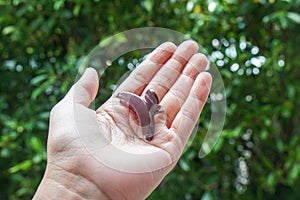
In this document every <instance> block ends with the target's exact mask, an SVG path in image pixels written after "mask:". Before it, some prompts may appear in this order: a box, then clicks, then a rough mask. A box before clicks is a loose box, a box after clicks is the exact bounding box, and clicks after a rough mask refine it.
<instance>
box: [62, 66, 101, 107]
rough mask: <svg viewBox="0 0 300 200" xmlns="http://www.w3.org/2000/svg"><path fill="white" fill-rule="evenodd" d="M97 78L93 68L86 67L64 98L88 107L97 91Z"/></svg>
mask: <svg viewBox="0 0 300 200" xmlns="http://www.w3.org/2000/svg"><path fill="white" fill-rule="evenodd" d="M98 87H99V79H98V74H97V71H96V70H95V69H94V68H87V69H86V70H85V72H84V73H83V75H82V76H81V78H80V79H79V80H78V81H77V82H76V83H75V84H74V85H73V86H72V88H71V89H70V91H69V92H68V94H67V95H66V99H69V98H70V99H71V100H72V101H73V103H78V104H81V105H84V106H86V107H88V106H89V105H90V104H91V103H92V101H93V100H94V99H95V97H96V94H97V92H98Z"/></svg>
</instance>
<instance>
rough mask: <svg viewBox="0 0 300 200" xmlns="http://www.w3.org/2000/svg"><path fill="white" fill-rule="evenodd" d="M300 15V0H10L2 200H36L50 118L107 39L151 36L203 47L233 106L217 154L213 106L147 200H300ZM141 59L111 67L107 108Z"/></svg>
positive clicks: (5, 10) (0, 155) (0, 103)
mask: <svg viewBox="0 0 300 200" xmlns="http://www.w3.org/2000/svg"><path fill="white" fill-rule="evenodd" d="M299 11H300V1H299V0H188V1H187V0H182V1H180V0H161V1H154V0H140V1H134V0H131V1H130V0H126V1H125V0H124V1H121V0H111V1H104V0H102V1H101V0H94V1H92V0H89V1H83V0H57V1H54V0H52V1H51V0H39V1H37V0H32V1H29V0H28V1H27V0H0V91H1V93H0V130H1V133H0V199H30V198H31V197H32V196H33V194H34V192H35V190H36V188H37V186H38V184H39V182H40V180H41V178H42V175H43V173H44V170H45V166H46V159H47V158H46V140H47V132H48V120H49V111H50V109H51V108H52V106H53V105H55V104H56V103H57V102H58V101H59V100H60V99H61V98H62V97H63V96H64V94H65V93H66V92H67V90H68V89H69V88H70V86H71V85H72V84H73V83H74V79H75V76H76V74H77V71H78V66H79V64H78V63H79V62H80V60H81V59H82V57H83V56H85V55H87V54H88V53H89V52H90V51H91V50H92V49H93V48H94V47H95V46H96V45H97V44H99V42H100V41H102V40H103V39H105V38H106V37H108V36H111V35H114V34H116V33H119V32H122V31H126V30H128V29H132V28H138V27H148V26H151V27H154V26H155V27H164V28H169V29H173V30H176V31H179V32H181V33H183V34H185V35H186V37H187V38H193V39H195V40H197V41H198V42H199V44H201V45H202V46H203V47H204V48H205V50H206V52H207V55H208V56H209V57H210V60H211V61H212V62H213V63H214V64H215V65H216V66H217V67H218V69H219V71H220V73H221V75H222V78H223V81H224V84H225V88H226V95H227V106H228V107H227V116H226V121H225V125H224V129H223V132H222V136H221V138H220V139H219V140H218V142H217V145H216V146H215V148H214V149H213V151H212V152H211V153H210V154H209V155H207V156H206V157H205V158H203V159H200V158H199V157H198V152H199V149H200V145H201V138H202V137H201V135H203V134H205V132H206V130H207V128H208V125H209V120H210V114H209V107H210V106H209V104H210V103H209V102H208V104H207V105H206V107H205V110H204V112H203V115H202V118H201V119H200V120H199V128H198V133H197V135H196V137H195V139H194V141H193V143H192V144H191V146H190V147H189V148H188V149H187V151H186V152H185V153H184V155H183V156H182V158H181V159H180V161H179V163H178V165H177V166H176V167H175V168H174V170H173V171H172V172H171V173H170V174H169V175H168V176H167V177H166V178H165V179H164V181H163V182H162V183H161V184H160V186H159V187H158V188H157V189H156V190H155V191H154V192H153V193H152V195H151V196H150V197H149V198H148V199H185V200H192V199H201V200H215V199H244V200H248V199H300V190H299V189H298V187H299V184H300V145H299V144H300V112H299V108H300V105H299V104H300V98H299V97H300V96H299V91H300V79H299V78H300V77H299V76H300V54H299V50H300V49H299V46H300V37H299V35H300V14H299ZM142 53H145V52H142ZM142 55H143V54H141V52H131V53H129V54H126V55H124V56H122V57H120V58H119V59H118V60H117V61H115V62H114V63H112V66H113V67H110V68H109V70H107V71H106V72H105V74H104V75H103V76H102V77H101V80H100V85H101V86H102V87H101V89H100V91H99V95H98V97H97V100H96V102H95V104H96V105H99V104H100V103H102V102H104V101H105V99H107V98H108V97H109V96H110V94H111V93H112V91H113V89H114V84H115V83H116V82H117V81H118V79H119V78H120V77H121V76H122V75H123V74H124V73H125V72H127V71H130V70H133V69H134V68H135V67H136V66H137V65H138V63H140V61H141V60H140V58H142ZM298 98H299V99H298ZM201 133H202V134H201Z"/></svg>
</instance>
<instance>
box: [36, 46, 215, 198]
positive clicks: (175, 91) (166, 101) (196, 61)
mask: <svg viewBox="0 0 300 200" xmlns="http://www.w3.org/2000/svg"><path fill="white" fill-rule="evenodd" d="M197 51H198V45H197V44H196V43H195V42H193V41H185V42H183V43H182V44H180V45H179V46H178V48H177V47H176V46H175V45H174V44H172V43H163V44H162V45H160V46H159V47H157V48H156V49H155V50H154V51H153V52H152V53H151V54H150V55H149V56H148V58H147V59H146V60H145V61H144V62H143V63H141V64H140V66H139V67H138V68H137V69H135V70H134V71H133V72H132V73H131V74H130V76H129V77H128V78H127V79H126V80H125V81H124V82H123V83H122V84H121V85H120V86H119V88H118V89H117V90H116V91H115V93H114V95H113V96H112V97H111V98H110V99H108V100H107V102H106V103H104V104H103V105H102V106H101V107H99V108H98V109H97V111H94V110H92V109H90V108H88V107H89V105H90V103H91V102H92V101H93V100H94V99H95V97H96V94H97V91H98V83H99V81H98V76H97V72H96V71H95V70H94V69H92V68H88V69H86V71H85V73H84V74H83V76H82V77H81V79H80V80H79V81H78V82H77V83H76V84H74V85H73V87H72V88H71V89H70V91H69V92H68V93H67V95H66V96H65V98H64V99H63V100H61V101H60V102H59V103H58V104H57V105H56V106H55V107H54V108H53V109H52V111H51V114H50V128H49V136H48V152H47V155H48V162H47V168H46V172H45V175H44V177H43V180H42V182H41V184H40V186H39V188H38V190H37V192H36V194H35V197H34V198H35V199H45V198H46V199H47V198H48V199H52V198H53V199H57V198H59V197H60V198H61V197H64V199H67V198H79V199H80V198H84V199H145V198H146V197H147V196H148V195H149V194H150V193H151V192H152V191H153V190H154V189H155V187H157V186H158V184H159V183H160V182H161V181H162V179H163V178H164V177H165V175H166V174H167V173H168V172H169V171H170V170H171V169H172V168H173V167H174V165H175V164H176V162H177V161H178V159H179V157H180V155H181V153H182V151H183V148H184V146H185V143H186V141H187V140H188V138H189V136H190V134H191V132H192V130H193V128H194V126H195V124H196V122H197V120H198V118H199V115H200V113H201V110H202V108H203V106H204V104H205V102H206V99H207V97H208V94H209V90H210V86H211V82H212V80H211V76H210V74H208V73H207V72H203V70H204V69H205V67H206V66H207V59H206V57H205V56H204V55H203V54H200V53H197ZM149 88H151V89H154V91H155V92H156V94H157V96H158V98H159V102H160V105H161V106H162V108H163V110H164V114H158V115H157V116H156V118H155V123H156V125H155V126H156V134H155V136H154V138H153V139H152V140H151V141H147V140H144V139H143V138H141V137H137V135H138V133H137V131H138V129H136V127H138V126H137V123H136V120H135V116H134V114H133V113H132V112H129V109H128V108H127V107H125V106H124V105H122V104H120V101H119V99H118V98H116V94H117V93H119V92H132V93H135V94H137V95H142V94H143V93H145V91H147V89H149ZM135 125H136V126H135Z"/></svg>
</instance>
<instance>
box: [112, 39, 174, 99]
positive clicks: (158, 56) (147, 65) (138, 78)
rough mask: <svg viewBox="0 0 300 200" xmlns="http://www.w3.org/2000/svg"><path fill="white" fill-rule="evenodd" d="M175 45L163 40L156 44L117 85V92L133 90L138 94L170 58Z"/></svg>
mask: <svg viewBox="0 0 300 200" xmlns="http://www.w3.org/2000/svg"><path fill="white" fill-rule="evenodd" d="M176 48H177V47H176V45H175V44H173V43H171V42H165V43H163V44H161V45H160V46H158V47H157V48H156V49H155V50H154V51H153V52H152V53H151V54H150V55H149V56H148V57H147V58H146V60H144V61H143V62H142V63H141V64H140V65H139V66H138V67H137V68H136V69H135V70H134V71H133V72H132V73H131V74H130V75H129V77H128V78H127V79H126V80H125V81H124V82H123V83H122V84H121V85H120V86H119V87H118V89H117V90H116V91H115V93H116V94H117V93H118V92H134V93H135V94H138V95H140V94H141V93H142V91H143V90H144V88H145V87H146V85H147V84H148V83H149V81H150V80H151V79H152V77H153V76H154V75H155V74H156V72H157V71H158V70H159V69H160V68H161V66H163V65H164V64H165V62H166V61H167V60H168V59H170V57H171V56H172V55H173V53H174V52H175V50H176Z"/></svg>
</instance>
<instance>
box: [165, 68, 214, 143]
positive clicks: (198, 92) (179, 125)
mask: <svg viewBox="0 0 300 200" xmlns="http://www.w3.org/2000/svg"><path fill="white" fill-rule="evenodd" d="M211 83H212V77H211V75H210V74H209V73H208V72H202V73H201V74H199V75H198V76H197V78H196V80H195V83H194V84H193V87H192V89H191V91H190V94H189V96H188V98H187V100H186V101H185V103H184V104H183V106H182V107H181V109H180V111H179V112H178V113H177V115H176V117H175V119H174V121H173V123H172V125H171V129H173V130H174V131H175V133H177V134H178V136H179V137H180V139H181V141H182V142H183V144H185V143H186V141H187V139H188V138H189V136H190V134H191V132H192V131H193V129H194V126H195V125H196V123H197V121H198V118H199V116H200V113H201V111H202V109H203V106H204V104H205V102H206V100H207V97H208V94H209V91H210V87H211Z"/></svg>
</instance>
